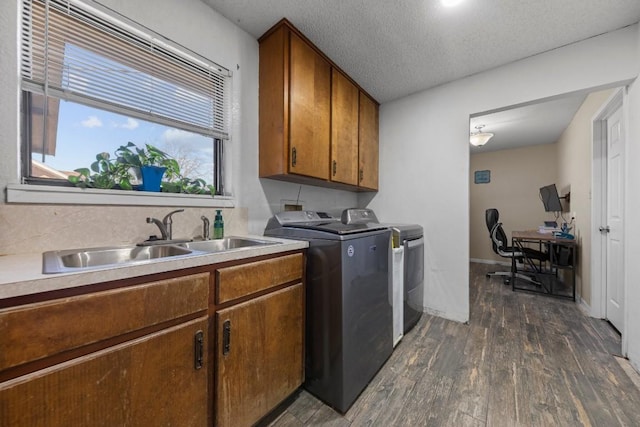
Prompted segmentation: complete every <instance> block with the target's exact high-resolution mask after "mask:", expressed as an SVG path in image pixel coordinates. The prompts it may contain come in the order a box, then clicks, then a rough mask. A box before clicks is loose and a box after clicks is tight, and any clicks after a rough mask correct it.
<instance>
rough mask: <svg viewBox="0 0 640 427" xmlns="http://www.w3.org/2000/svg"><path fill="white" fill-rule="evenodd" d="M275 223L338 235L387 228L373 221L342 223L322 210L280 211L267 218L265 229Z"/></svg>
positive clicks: (272, 226)
mask: <svg viewBox="0 0 640 427" xmlns="http://www.w3.org/2000/svg"><path fill="white" fill-rule="evenodd" d="M276 223H277V226H280V227H285V228H297V229H306V230H318V231H324V232H327V233H332V234H339V235H345V234H353V233H363V232H367V231H374V230H384V229H386V228H387V227H386V226H384V225H381V224H373V223H359V224H343V223H342V222H340V220H339V219H337V218H333V217H332V216H330V215H328V214H326V213H324V212H313V211H286V212H280V213H278V214H276V215H274V217H273V218H272V219H271V220H269V223H268V224H267V229H273V228H275V227H276Z"/></svg>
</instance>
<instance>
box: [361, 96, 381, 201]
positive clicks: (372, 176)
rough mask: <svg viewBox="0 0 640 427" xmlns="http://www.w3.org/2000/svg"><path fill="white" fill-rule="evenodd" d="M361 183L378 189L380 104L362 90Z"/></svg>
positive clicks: (363, 185)
mask: <svg viewBox="0 0 640 427" xmlns="http://www.w3.org/2000/svg"><path fill="white" fill-rule="evenodd" d="M359 124H360V154H359V166H360V171H359V183H358V185H359V186H360V187H361V188H366V189H368V190H376V191H377V190H378V104H377V103H376V102H375V101H373V100H372V99H371V98H369V97H368V96H367V95H365V94H364V93H362V92H360V121H359Z"/></svg>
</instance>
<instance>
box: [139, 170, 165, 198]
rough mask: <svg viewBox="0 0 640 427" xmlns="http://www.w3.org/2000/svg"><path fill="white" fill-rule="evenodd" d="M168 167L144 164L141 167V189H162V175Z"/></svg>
mask: <svg viewBox="0 0 640 427" xmlns="http://www.w3.org/2000/svg"><path fill="white" fill-rule="evenodd" d="M166 170H167V168H163V167H160V166H142V167H140V173H141V174H142V185H141V186H140V190H142V191H156V192H157V191H160V184H161V183H162V176H163V175H164V172H165V171H166Z"/></svg>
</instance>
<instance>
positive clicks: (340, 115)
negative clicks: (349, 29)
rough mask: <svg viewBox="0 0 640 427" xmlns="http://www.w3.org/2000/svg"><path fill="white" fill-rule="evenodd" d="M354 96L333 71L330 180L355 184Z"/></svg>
mask: <svg viewBox="0 0 640 427" xmlns="http://www.w3.org/2000/svg"><path fill="white" fill-rule="evenodd" d="M358 95H359V91H358V88H357V87H356V85H354V84H353V83H351V81H350V80H349V79H347V77H345V76H344V75H343V74H342V73H341V72H339V71H338V70H336V69H335V68H334V69H333V70H332V74H331V117H332V120H331V180H332V181H336V182H342V183H345V184H351V185H358Z"/></svg>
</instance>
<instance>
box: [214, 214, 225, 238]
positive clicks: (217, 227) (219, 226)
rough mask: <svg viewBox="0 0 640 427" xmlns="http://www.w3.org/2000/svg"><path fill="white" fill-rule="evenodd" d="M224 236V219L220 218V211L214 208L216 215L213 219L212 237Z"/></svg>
mask: <svg viewBox="0 0 640 427" xmlns="http://www.w3.org/2000/svg"><path fill="white" fill-rule="evenodd" d="M223 237H224V221H223V220H222V211H221V210H216V217H215V219H214V221H213V238H214V239H222V238H223Z"/></svg>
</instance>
